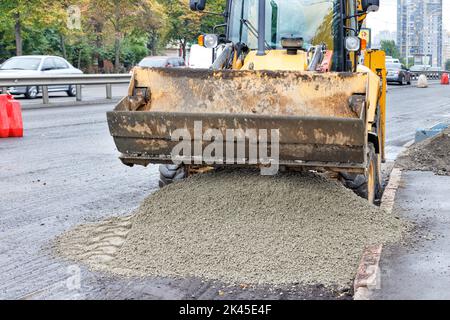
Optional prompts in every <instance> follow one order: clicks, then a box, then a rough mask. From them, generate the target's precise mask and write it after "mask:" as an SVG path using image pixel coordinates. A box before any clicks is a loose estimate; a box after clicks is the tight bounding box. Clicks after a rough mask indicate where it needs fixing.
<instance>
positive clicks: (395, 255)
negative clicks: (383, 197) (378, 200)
mask: <svg viewBox="0 0 450 320" xmlns="http://www.w3.org/2000/svg"><path fill="white" fill-rule="evenodd" d="M394 210H395V212H396V213H398V214H399V215H400V216H402V217H404V218H405V219H408V220H410V221H412V222H414V223H415V224H416V225H417V227H416V230H415V231H414V233H413V235H412V239H409V240H408V242H407V244H406V245H403V246H402V245H396V246H391V247H385V248H384V250H383V253H382V257H381V263H380V268H381V282H380V284H381V289H380V290H375V291H373V292H372V299H375V300H377V299H381V300H393V299H400V300H405V299H415V300H424V299H450V177H447V176H436V175H434V174H433V173H431V172H403V175H402V180H401V183H400V187H399V189H398V192H397V196H396V201H395V207H394Z"/></svg>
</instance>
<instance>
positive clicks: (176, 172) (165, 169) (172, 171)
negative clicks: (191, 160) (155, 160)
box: [159, 164, 187, 188]
mask: <svg viewBox="0 0 450 320" xmlns="http://www.w3.org/2000/svg"><path fill="white" fill-rule="evenodd" d="M186 177H187V170H186V166H184V165H175V164H170V165H160V166H159V187H160V188H164V187H166V186H168V185H169V184H172V183H174V182H177V181H181V180H184V179H185V178H186Z"/></svg>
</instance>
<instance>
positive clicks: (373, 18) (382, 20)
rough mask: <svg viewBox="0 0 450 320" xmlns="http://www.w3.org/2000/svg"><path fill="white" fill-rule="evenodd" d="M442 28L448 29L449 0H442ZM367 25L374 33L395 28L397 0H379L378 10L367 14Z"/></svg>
mask: <svg viewBox="0 0 450 320" xmlns="http://www.w3.org/2000/svg"><path fill="white" fill-rule="evenodd" d="M443 5H444V8H443V14H444V17H443V19H444V29H447V30H448V31H450V0H443ZM367 26H368V27H369V28H372V31H373V34H374V35H376V34H377V33H378V32H380V31H382V30H391V31H396V30H397V0H380V11H378V12H375V13H371V14H369V19H368V21H367Z"/></svg>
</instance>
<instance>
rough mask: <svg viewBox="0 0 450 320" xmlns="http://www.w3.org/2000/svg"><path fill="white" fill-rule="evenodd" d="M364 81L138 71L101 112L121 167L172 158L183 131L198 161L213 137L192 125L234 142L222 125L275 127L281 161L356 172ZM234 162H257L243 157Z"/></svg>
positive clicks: (362, 143)
mask: <svg viewBox="0 0 450 320" xmlns="http://www.w3.org/2000/svg"><path fill="white" fill-rule="evenodd" d="M367 81H368V80H367V75H366V74H364V73H355V74H347V73H323V74H319V73H310V72H272V71H209V70H190V69H149V68H137V69H136V70H135V71H134V74H133V78H132V82H131V85H130V89H129V96H127V97H125V98H124V99H123V100H122V101H121V102H120V103H119V104H118V106H117V107H116V108H115V110H114V111H112V112H109V113H108V123H109V128H110V132H111V134H112V136H113V137H114V140H115V143H116V145H117V148H118V150H119V152H121V154H122V155H121V160H122V161H123V162H124V163H125V164H127V165H135V164H138V165H148V164H150V163H171V162H172V160H173V159H172V158H173V150H174V148H175V146H176V145H177V144H178V143H179V141H178V140H176V139H175V140H174V139H173V138H174V133H175V132H177V130H180V129H183V130H184V131H185V132H188V133H189V136H190V138H189V139H191V140H192V141H191V142H192V153H193V154H192V155H193V156H194V158H195V159H197V161H198V159H201V158H202V156H203V154H202V152H203V150H204V148H205V147H206V146H207V145H208V144H210V143H211V142H212V140H211V139H209V138H205V136H204V135H198V129H200V131H201V132H206V131H208V130H211V129H212V130H214V132H216V133H221V134H222V136H223V137H224V140H227V141H225V142H227V143H235V144H238V143H239V142H238V140H237V139H235V138H236V137H233V138H229V136H227V130H230V129H231V130H237V131H239V132H255V131H256V132H262V131H264V130H267V131H268V132H271V131H273V130H276V131H278V134H279V135H278V141H277V144H279V155H278V158H279V159H277V160H278V161H279V164H280V165H282V166H289V167H309V168H324V169H328V170H336V171H344V170H345V171H349V170H353V171H361V172H362V171H363V170H364V169H365V168H366V147H367V130H366V119H365V118H366V112H365V103H364V100H365V95H366V91H367ZM199 126H200V127H199ZM196 130H197V131H196ZM258 137H259V136H258ZM230 140H232V141H230ZM247 143H249V144H251V143H256V144H260V141H259V140H256V141H255V140H248V141H247ZM271 143H273V141H272V140H270V141H268V144H269V145H270V144H271ZM198 144H200V145H201V146H202V148H200V149H199V148H198V147H197V148H196V147H195V145H197V146H198ZM236 148H237V146H236ZM226 151H227V150H226V148H224V153H226ZM236 154H237V153H236ZM224 157H226V155H224ZM236 157H237V156H236ZM246 157H249V154H248V153H247V154H246ZM235 160H236V161H235V163H236V164H241V165H242V164H248V165H253V166H254V165H256V166H257V165H260V164H259V163H253V162H252V161H250V158H248V159H247V160H248V161H247V163H246V161H245V160H246V159H242V157H241V158H239V159H238V158H236V159H235ZM203 161H206V160H203ZM227 164H229V162H228V161H227Z"/></svg>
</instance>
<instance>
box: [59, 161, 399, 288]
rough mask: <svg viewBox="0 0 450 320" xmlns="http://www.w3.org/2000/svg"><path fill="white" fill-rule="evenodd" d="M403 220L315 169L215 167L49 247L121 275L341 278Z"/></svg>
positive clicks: (338, 282) (330, 281) (340, 282)
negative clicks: (264, 171)
mask: <svg viewBox="0 0 450 320" xmlns="http://www.w3.org/2000/svg"><path fill="white" fill-rule="evenodd" d="M404 230H405V227H404V224H403V222H402V221H401V220H400V219H399V218H397V217H395V216H393V215H391V214H388V213H386V212H385V211H382V210H380V209H379V208H378V207H375V206H372V205H370V204H369V203H367V202H366V201H365V200H363V199H360V198H359V197H358V196H356V195H355V194H354V193H353V192H351V191H349V190H347V189H345V188H344V187H342V186H341V185H340V184H338V183H337V182H334V181H328V180H326V179H324V178H322V177H320V176H317V175H313V174H297V173H295V174H294V173H289V174H280V175H278V176H274V177H263V176H260V175H259V172H253V171H245V170H244V171H231V172H227V171H220V172H215V173H210V174H205V175H198V176H194V177H191V178H189V179H187V180H186V181H184V182H180V183H176V184H173V185H170V186H169V187H167V188H165V189H163V190H160V191H158V192H156V193H154V194H152V195H151V196H149V197H148V198H147V199H146V200H145V201H144V203H143V204H142V205H141V207H140V208H139V209H137V210H136V212H134V215H133V216H132V217H127V218H121V219H112V220H108V221H105V222H102V223H99V224H95V225H87V226H80V227H78V228H76V229H74V230H72V231H69V232H68V233H66V234H64V235H62V236H61V237H59V238H58V239H57V241H56V250H57V252H58V253H59V254H61V255H63V256H65V257H67V258H69V259H71V260H76V261H80V262H82V263H86V264H88V265H89V266H90V267H91V268H92V269H94V270H97V271H107V272H111V273H115V274H119V275H123V276H151V277H176V278H178V277H198V278H203V279H206V280H220V281H223V282H227V283H230V284H242V283H246V284H255V285H256V284H271V285H289V284H297V283H300V284H308V285H309V284H323V285H325V286H334V287H341V288H345V287H348V286H349V285H350V284H351V282H352V281H353V278H354V276H355V274H356V270H357V267H358V264H359V262H360V259H361V255H362V252H363V251H364V249H365V247H366V246H367V245H370V244H383V243H392V242H397V241H399V240H401V237H402V233H403V231H404Z"/></svg>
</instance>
